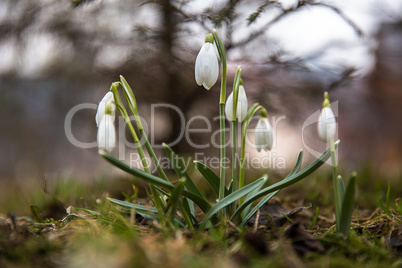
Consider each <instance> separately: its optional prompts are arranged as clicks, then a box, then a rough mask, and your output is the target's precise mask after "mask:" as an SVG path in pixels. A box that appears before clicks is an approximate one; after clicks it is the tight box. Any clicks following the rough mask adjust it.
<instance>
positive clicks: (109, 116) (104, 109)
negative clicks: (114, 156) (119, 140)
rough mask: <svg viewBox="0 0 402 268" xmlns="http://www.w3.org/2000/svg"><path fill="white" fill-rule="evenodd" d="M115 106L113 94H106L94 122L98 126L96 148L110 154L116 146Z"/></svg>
mask: <svg viewBox="0 0 402 268" xmlns="http://www.w3.org/2000/svg"><path fill="white" fill-rule="evenodd" d="M115 110H116V105H115V103H114V98H113V93H112V92H110V91H109V92H108V93H106V95H105V96H104V97H103V98H102V100H101V101H100V102H99V105H98V110H97V111H96V116H95V122H96V125H97V126H98V134H97V141H98V148H99V150H105V151H107V152H111V151H112V150H113V149H114V147H115V146H116V130H115V127H114V118H115Z"/></svg>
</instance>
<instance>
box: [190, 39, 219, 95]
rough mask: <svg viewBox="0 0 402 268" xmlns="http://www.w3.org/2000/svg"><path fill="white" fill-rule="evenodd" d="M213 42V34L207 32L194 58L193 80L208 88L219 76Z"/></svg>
mask: <svg viewBox="0 0 402 268" xmlns="http://www.w3.org/2000/svg"><path fill="white" fill-rule="evenodd" d="M213 42H214V36H213V35H212V34H208V35H207V36H206V37H205V43H204V45H203V46H202V47H201V50H200V52H199V53H198V56H197V59H196V60H195V81H196V82H197V84H198V85H199V86H204V88H206V89H208V90H209V89H210V88H211V87H213V86H214V85H215V83H216V81H217V80H218V76H219V64H218V58H217V57H216V54H215V48H214V45H213Z"/></svg>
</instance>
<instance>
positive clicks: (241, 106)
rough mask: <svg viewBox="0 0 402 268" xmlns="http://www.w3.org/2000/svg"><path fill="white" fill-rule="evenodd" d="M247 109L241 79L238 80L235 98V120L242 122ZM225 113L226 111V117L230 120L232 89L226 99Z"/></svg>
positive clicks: (231, 113) (231, 118)
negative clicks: (237, 93) (238, 84)
mask: <svg viewBox="0 0 402 268" xmlns="http://www.w3.org/2000/svg"><path fill="white" fill-rule="evenodd" d="M247 109H248V107H247V95H246V91H245V90H244V86H243V83H242V80H240V86H239V96H238V99H237V110H236V118H237V120H239V122H243V120H244V118H246V115H247ZM225 113H226V117H227V118H228V120H229V121H232V120H233V91H232V93H230V95H229V97H228V99H227V100H226V106H225Z"/></svg>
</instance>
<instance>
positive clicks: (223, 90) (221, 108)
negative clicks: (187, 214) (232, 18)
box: [213, 30, 227, 200]
mask: <svg viewBox="0 0 402 268" xmlns="http://www.w3.org/2000/svg"><path fill="white" fill-rule="evenodd" d="M213 35H214V39H215V44H216V47H217V49H218V53H219V57H220V59H221V64H222V78H221V95H220V100H219V128H220V146H221V147H220V172H219V175H220V176H219V177H220V184H219V200H222V199H223V198H224V197H225V187H226V186H225V157H226V148H225V101H226V73H227V63H226V52H225V47H224V45H223V43H222V40H221V39H220V37H219V35H218V32H217V31H216V30H214V31H213Z"/></svg>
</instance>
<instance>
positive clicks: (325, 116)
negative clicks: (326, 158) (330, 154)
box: [317, 107, 336, 142]
mask: <svg viewBox="0 0 402 268" xmlns="http://www.w3.org/2000/svg"><path fill="white" fill-rule="evenodd" d="M317 129H318V135H319V136H320V138H321V139H323V140H324V141H327V142H328V141H330V140H331V139H333V138H334V137H335V133H336V120H335V115H334V113H333V112H332V109H331V108H330V107H324V108H322V110H321V113H320V116H319V117H318V124H317Z"/></svg>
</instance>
